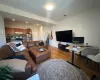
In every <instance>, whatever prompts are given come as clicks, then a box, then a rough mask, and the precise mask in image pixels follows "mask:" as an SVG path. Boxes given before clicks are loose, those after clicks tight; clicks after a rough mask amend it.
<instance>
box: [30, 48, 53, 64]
mask: <svg viewBox="0 0 100 80" xmlns="http://www.w3.org/2000/svg"><path fill="white" fill-rule="evenodd" d="M38 48H40V47H30V48H29V54H30V56H31V57H32V59H33V60H34V61H35V63H36V64H38V63H40V62H42V61H44V60H46V59H49V58H50V57H51V52H50V51H49V50H48V49H46V48H44V47H42V48H44V49H45V51H43V52H40V51H38Z"/></svg>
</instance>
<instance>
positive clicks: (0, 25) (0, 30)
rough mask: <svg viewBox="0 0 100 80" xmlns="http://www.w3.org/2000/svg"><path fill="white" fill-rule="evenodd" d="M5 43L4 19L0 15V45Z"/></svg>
mask: <svg viewBox="0 0 100 80" xmlns="http://www.w3.org/2000/svg"><path fill="white" fill-rule="evenodd" d="M5 43H6V39H5V28H4V19H3V17H2V16H0V47H1V46H2V45H4V44H5Z"/></svg>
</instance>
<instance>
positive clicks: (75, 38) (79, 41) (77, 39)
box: [73, 37, 84, 44]
mask: <svg viewBox="0 0 100 80" xmlns="http://www.w3.org/2000/svg"><path fill="white" fill-rule="evenodd" d="M74 41H78V43H80V44H83V43H84V37H73V42H74Z"/></svg>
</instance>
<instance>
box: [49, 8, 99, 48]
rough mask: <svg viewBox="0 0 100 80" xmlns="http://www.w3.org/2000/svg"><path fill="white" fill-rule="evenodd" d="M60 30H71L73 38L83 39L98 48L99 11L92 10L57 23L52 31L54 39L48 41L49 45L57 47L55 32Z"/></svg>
mask: <svg viewBox="0 0 100 80" xmlns="http://www.w3.org/2000/svg"><path fill="white" fill-rule="evenodd" d="M61 30H73V32H74V36H83V37H85V43H89V44H90V45H93V46H98V47H100V9H93V10H90V11H88V12H84V13H82V14H80V15H77V16H73V17H70V18H66V19H64V20H62V21H61V22H59V24H58V25H56V27H54V29H53V36H54V39H53V40H50V45H52V46H55V47H57V46H58V42H57V41H56V38H55V31H61Z"/></svg>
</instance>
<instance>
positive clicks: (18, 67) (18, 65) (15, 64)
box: [0, 59, 27, 72]
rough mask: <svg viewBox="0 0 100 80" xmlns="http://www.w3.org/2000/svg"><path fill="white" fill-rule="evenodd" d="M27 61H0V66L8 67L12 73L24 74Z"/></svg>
mask: <svg viewBox="0 0 100 80" xmlns="http://www.w3.org/2000/svg"><path fill="white" fill-rule="evenodd" d="M26 64H27V61H26V60H20V59H9V60H1V61H0V66H9V67H11V68H12V71H13V72H25V67H26Z"/></svg>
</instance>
